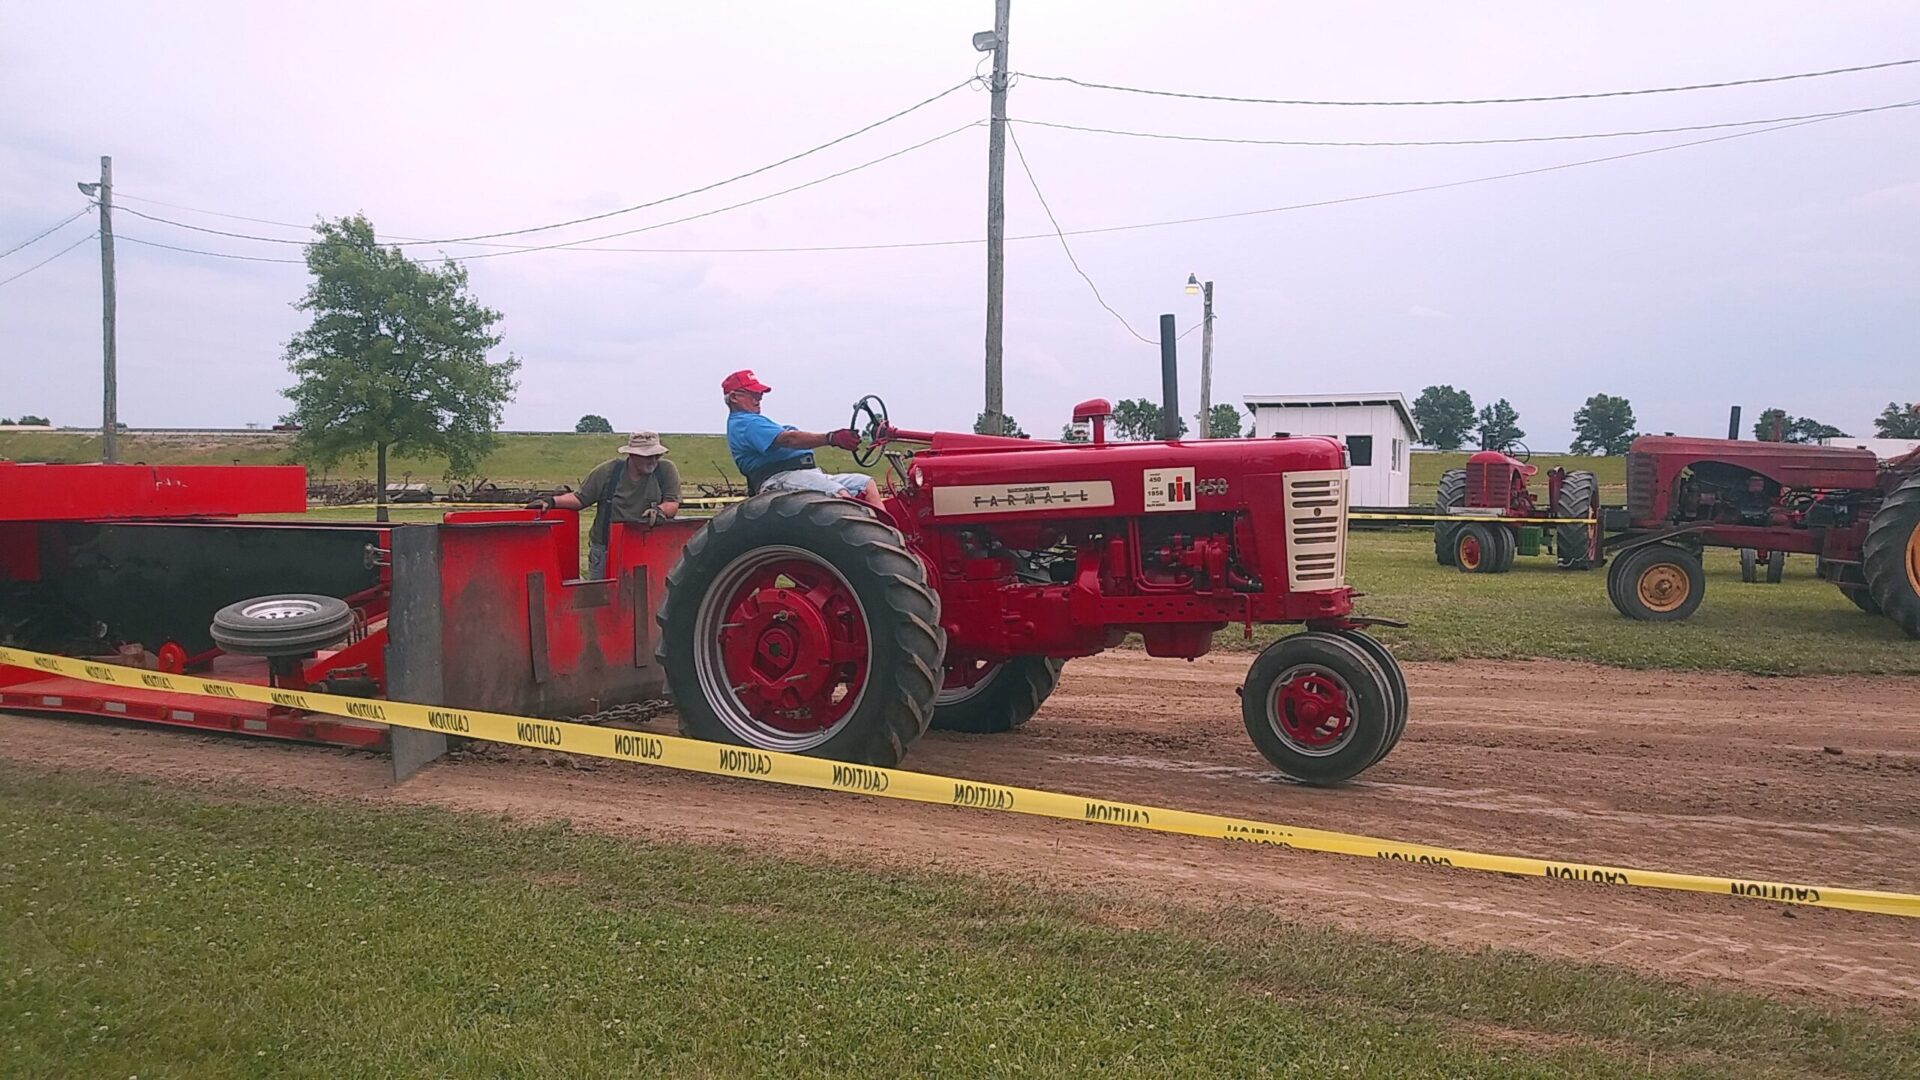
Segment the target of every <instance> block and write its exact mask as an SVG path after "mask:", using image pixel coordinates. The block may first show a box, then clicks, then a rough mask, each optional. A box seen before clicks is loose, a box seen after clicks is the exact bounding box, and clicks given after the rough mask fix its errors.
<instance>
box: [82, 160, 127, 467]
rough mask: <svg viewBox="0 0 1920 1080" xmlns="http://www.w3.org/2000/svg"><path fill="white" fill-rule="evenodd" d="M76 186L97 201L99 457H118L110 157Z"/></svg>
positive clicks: (111, 164)
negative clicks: (94, 178) (92, 178)
mask: <svg viewBox="0 0 1920 1080" xmlns="http://www.w3.org/2000/svg"><path fill="white" fill-rule="evenodd" d="M80 190H81V191H83V192H85V193H86V194H88V195H92V196H93V197H94V198H95V199H96V200H98V201H99V204H100V360H101V375H102V383H101V399H100V460H101V461H104V462H106V463H108V464H112V463H114V462H116V461H118V460H120V415H119V412H120V405H119V400H118V386H117V377H116V375H115V372H114V355H113V354H114V344H113V339H114V308H115V301H114V295H113V158H111V157H109V156H107V155H105V154H102V155H101V156H100V182H99V183H98V184H81V185H80Z"/></svg>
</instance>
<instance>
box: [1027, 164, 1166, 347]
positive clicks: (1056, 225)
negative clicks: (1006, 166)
mask: <svg viewBox="0 0 1920 1080" xmlns="http://www.w3.org/2000/svg"><path fill="white" fill-rule="evenodd" d="M1007 140H1008V141H1009V142H1011V143H1012V144H1013V156H1014V157H1016V158H1019V159H1020V171H1022V172H1024V173H1026V174H1027V183H1029V184H1032V185H1033V197H1034V198H1036V199H1039V200H1040V209H1042V210H1044V211H1046V212H1047V221H1048V222H1050V223H1052V225H1053V235H1055V236H1057V237H1059V238H1060V250H1062V251H1064V252H1066V253H1067V261H1068V262H1070V263H1072V264H1073V271H1074V273H1076V274H1079V275H1080V279H1081V280H1082V281H1085V282H1086V283H1087V288H1089V289H1092V290H1093V298H1094V299H1095V300H1097V301H1099V303H1100V306H1101V307H1103V308H1106V309H1107V314H1109V315H1112V316H1113V317H1114V318H1116V319H1118V320H1120V325H1121V326H1124V327H1126V328H1127V333H1129V334H1132V335H1133V336H1134V337H1137V338H1140V340H1141V341H1143V342H1146V343H1147V344H1148V345H1157V344H1159V343H1158V342H1156V341H1153V340H1151V339H1149V338H1146V337H1142V336H1141V334H1140V331H1138V330H1135V329H1134V328H1133V324H1132V323H1130V322H1128V321H1127V319H1126V316H1124V315H1122V314H1120V313H1119V312H1117V311H1115V310H1113V305H1111V304H1109V303H1107V301H1106V298H1105V297H1103V296H1101V295H1100V286H1098V285H1095V284H1094V283H1093V279H1092V278H1090V277H1088V276H1087V272H1086V271H1085V270H1082V269H1080V260H1079V259H1076V258H1074V257H1073V248H1072V247H1070V246H1069V245H1068V244H1067V235H1066V234H1065V233H1063V232H1061V231H1060V222H1059V220H1058V219H1056V218H1055V217H1054V216H1053V208H1052V207H1050V206H1048V205H1047V197H1046V196H1045V195H1042V194H1041V193H1040V181H1038V180H1035V179H1034V178H1033V166H1031V165H1029V164H1027V154H1026V151H1024V150H1022V149H1020V139H1019V137H1018V136H1016V135H1014V133H1013V129H1012V128H1008V129H1007Z"/></svg>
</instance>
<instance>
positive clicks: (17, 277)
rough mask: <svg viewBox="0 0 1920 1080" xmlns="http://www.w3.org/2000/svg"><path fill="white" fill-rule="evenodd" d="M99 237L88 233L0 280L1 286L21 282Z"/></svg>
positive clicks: (97, 234) (96, 234)
mask: <svg viewBox="0 0 1920 1080" xmlns="http://www.w3.org/2000/svg"><path fill="white" fill-rule="evenodd" d="M83 212H84V211H83ZM99 235H100V234H99V233H97V232H96V233H88V234H87V235H85V236H83V237H81V238H80V239H78V240H75V241H74V242H73V243H71V244H68V245H67V246H66V247H63V248H61V249H60V250H59V251H56V252H54V253H53V254H51V255H49V256H47V257H46V258H44V259H41V260H40V261H39V262H37V263H34V264H33V265H32V266H29V267H27V268H26V269H25V270H22V271H20V272H19V273H17V274H15V275H13V276H12V277H9V278H0V285H5V284H7V283H8V282H10V281H19V280H20V279H21V278H23V277H26V276H27V275H28V274H31V273H33V272H34V271H35V270H38V269H40V268H41V267H43V266H45V265H47V264H48V263H50V262H52V261H53V260H55V259H57V258H59V257H60V256H62V255H65V254H66V253H67V252H69V251H72V250H73V249H74V248H77V247H79V246H80V245H81V244H84V243H86V242H87V241H89V240H91V239H93V238H94V237H96V236H99Z"/></svg>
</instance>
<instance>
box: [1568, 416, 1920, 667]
mask: <svg viewBox="0 0 1920 1080" xmlns="http://www.w3.org/2000/svg"><path fill="white" fill-rule="evenodd" d="M1606 516H1607V522H1606V525H1607V529H1608V532H1609V535H1608V536H1607V537H1606V539H1605V542H1604V546H1605V548H1606V550H1607V551H1609V552H1611V553H1614V561H1613V565H1612V567H1611V569H1610V570H1609V571H1608V573H1607V595H1608V597H1609V598H1610V599H1612V601H1613V605H1614V607H1616V608H1618V609H1619V610H1620V612H1621V613H1622V614H1624V615H1627V616H1629V617H1631V618H1635V619H1644V620H1649V621H1671V620H1675V619H1684V618H1686V617H1687V616H1688V615H1691V614H1693V612H1694V610H1695V609H1696V608H1698V607H1699V606H1700V601H1701V599H1702V598H1703V597H1704V596H1705V595H1706V577H1705V574H1704V573H1703V572H1702V570H1701V565H1700V551H1701V549H1702V548H1705V547H1730V548H1743V549H1752V550H1755V551H1766V552H1770V553H1773V554H1774V555H1775V556H1778V557H1782V558H1784V555H1785V553H1787V552H1799V553H1802V554H1807V555H1812V556H1814V557H1815V559H1816V560H1817V562H1816V567H1817V573H1818V574H1819V575H1820V577H1822V578H1824V579H1826V580H1828V581H1831V582H1833V583H1834V584H1835V585H1836V586H1838V587H1839V589H1840V591H1841V592H1843V593H1845V594H1846V595H1847V598H1848V599H1849V600H1852V601H1853V602H1854V604H1856V605H1857V606H1858V607H1859V608H1860V609H1861V610H1862V611H1865V612H1868V613H1869V614H1884V615H1885V616H1886V617H1887V618H1889V619H1892V620H1893V621H1894V622H1895V623H1897V624H1899V626H1900V627H1901V628H1902V629H1903V630H1905V631H1906V632H1907V633H1908V634H1910V635H1912V636H1914V637H1920V451H1916V452H1914V453H1910V454H1908V455H1906V456H1905V457H1903V458H1900V459H1898V460H1895V461H1890V462H1887V463H1885V464H1882V463H1881V462H1880V461H1879V460H1878V459H1877V458H1876V457H1875V456H1874V454H1873V452H1872V451H1870V450H1850V449H1840V448H1836V447H1825V446H1806V445H1796V444H1791V443H1777V442H1736V441H1732V440H1727V439H1692V438H1675V437H1672V436H1657V435H1650V436H1645V437H1642V438H1639V439H1636V440H1634V443H1633V446H1632V447H1631V448H1630V450H1629V452H1628V454H1627V507H1626V509H1625V510H1624V511H1609V512H1608V513H1607V515H1606ZM1769 572H1770V573H1771V564H1769Z"/></svg>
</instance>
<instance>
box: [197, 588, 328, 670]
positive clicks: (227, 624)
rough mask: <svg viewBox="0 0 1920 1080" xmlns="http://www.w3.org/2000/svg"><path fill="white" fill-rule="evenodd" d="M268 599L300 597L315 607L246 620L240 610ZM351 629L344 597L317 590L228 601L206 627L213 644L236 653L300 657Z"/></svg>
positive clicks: (294, 598)
mask: <svg viewBox="0 0 1920 1080" xmlns="http://www.w3.org/2000/svg"><path fill="white" fill-rule="evenodd" d="M271 600H304V601H308V602H310V603H313V604H314V605H315V606H316V607H317V608H318V609H319V610H317V611H314V612H312V613H310V614H305V615H294V616H290V617H288V618H284V619H250V618H247V617H246V616H244V615H242V614H241V612H242V611H244V610H246V609H247V608H249V607H252V606H254V605H256V604H260V603H264V602H267V601H271ZM352 631H353V609H352V608H351V607H349V606H348V604H347V602H346V601H345V600H341V599H339V598H337V597H332V596H321V595H319V594H317V593H273V594H269V595H267V596H255V597H250V598H248V599H246V600H241V601H239V602H238V603H233V604H228V605H227V606H226V607H223V608H221V609H220V610H219V611H216V612H214V615H213V624H212V625H211V626H209V627H208V628H207V632H208V635H209V636H210V637H212V638H213V641H214V644H216V645H218V646H220V648H222V649H223V650H225V651H227V652H230V653H234V654H236V655H240V656H304V655H306V654H307V653H310V652H313V651H315V650H317V649H319V648H321V647H322V646H325V645H331V644H333V643H334V642H336V641H339V640H340V639H342V638H344V637H346V636H347V635H348V634H349V633H351V632H352Z"/></svg>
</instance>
